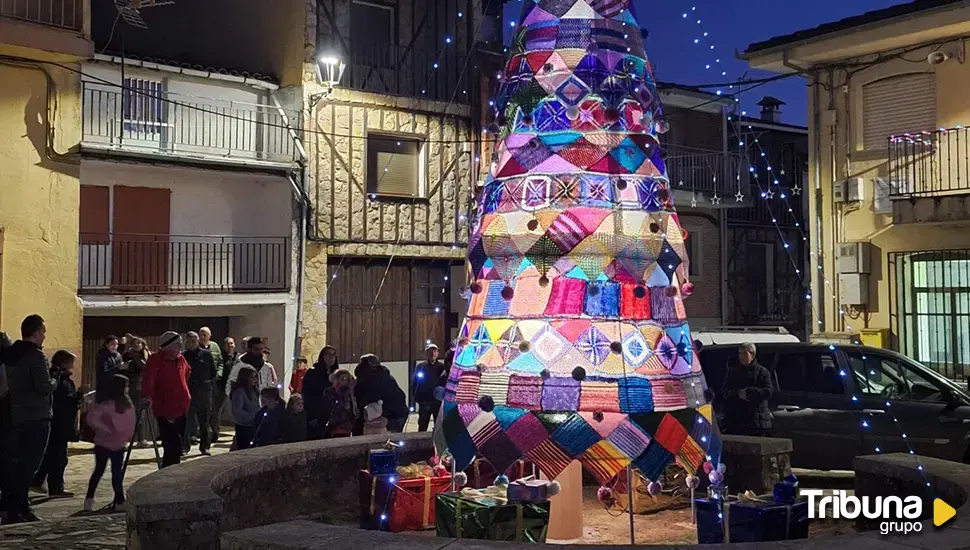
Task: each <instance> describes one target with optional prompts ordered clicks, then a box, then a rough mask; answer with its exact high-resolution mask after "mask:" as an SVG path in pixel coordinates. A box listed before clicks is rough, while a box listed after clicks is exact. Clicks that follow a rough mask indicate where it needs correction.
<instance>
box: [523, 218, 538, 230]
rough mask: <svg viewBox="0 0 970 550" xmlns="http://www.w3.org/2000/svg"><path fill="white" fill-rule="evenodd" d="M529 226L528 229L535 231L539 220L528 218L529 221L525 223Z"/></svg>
mask: <svg viewBox="0 0 970 550" xmlns="http://www.w3.org/2000/svg"><path fill="white" fill-rule="evenodd" d="M525 225H526V227H528V228H529V231H535V230H536V229H539V220H529V223H527V224H525Z"/></svg>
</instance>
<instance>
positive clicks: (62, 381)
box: [31, 350, 83, 499]
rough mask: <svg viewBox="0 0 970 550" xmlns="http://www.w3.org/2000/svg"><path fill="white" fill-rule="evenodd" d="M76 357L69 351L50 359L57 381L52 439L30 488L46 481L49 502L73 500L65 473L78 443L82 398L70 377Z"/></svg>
mask: <svg viewBox="0 0 970 550" xmlns="http://www.w3.org/2000/svg"><path fill="white" fill-rule="evenodd" d="M76 360H77V356H76V355H74V354H73V353H71V352H69V351H66V350H58V351H57V353H55V354H54V357H52V358H51V378H53V379H54V380H55V381H57V387H56V388H55V389H54V407H53V409H54V417H53V418H52V419H51V435H50V437H49V438H48V440H47V450H46V451H44V461H43V462H42V463H41V465H40V469H39V470H37V473H36V474H34V480H33V483H31V485H33V486H34V487H40V488H43V485H44V480H45V479H46V481H47V491H46V492H47V494H48V495H49V496H50V498H52V499H53V498H71V497H73V496H74V493H71V492H68V491H65V490H64V469H65V468H67V444H68V443H70V442H71V441H77V440H78V433H77V412H78V410H79V409H80V408H81V397H82V396H83V392H81V393H79V392H78V391H77V387H76V386H75V385H74V381H73V380H71V376H72V375H73V374H74V362H75V361H76Z"/></svg>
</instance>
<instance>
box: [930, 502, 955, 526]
mask: <svg viewBox="0 0 970 550" xmlns="http://www.w3.org/2000/svg"><path fill="white" fill-rule="evenodd" d="M956 515H957V511H956V510H954V509H953V506H950V505H949V504H947V503H945V502H943V501H942V500H940V499H934V500H933V525H935V526H937V527H941V526H943V525H944V524H945V523H946V522H948V521H950V520H951V519H953V517H954V516H956Z"/></svg>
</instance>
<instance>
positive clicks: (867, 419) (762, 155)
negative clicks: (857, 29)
mask: <svg viewBox="0 0 970 550" xmlns="http://www.w3.org/2000/svg"><path fill="white" fill-rule="evenodd" d="M696 12H697V7H696V6H692V7H691V9H690V12H684V13H683V17H682V18H683V19H688V17H691V16H692V15H693V14H695V13H696ZM692 20H694V21H696V23H695V24H696V25H697V28H698V31H697V32H698V33H699V36H695V37H694V39H693V42H694V44H697V45H702V44H704V43H707V44H708V45H709V50H711V51H714V50H715V46H714V44H713V41H712V38H711V36H710V33H709V32H708V31H707V30H705V29H704V26H703V20H702V19H701V18H699V17H696V16H693V17H692ZM711 66H712V65H711V64H710V63H708V64H705V68H707V69H710V68H711ZM714 66H716V67H717V68H718V69H719V70H720V71H721V76H727V70H726V68H725V67H724V65H723V64H722V63H721V60H720V59H719V58H716V59H715V60H714ZM718 92H720V90H718ZM740 95H741V94H740V92H738V94H737V95H736V96H735V104H736V105H740V100H741V97H740ZM744 116H746V113H745V112H744V111H743V110H742V111H741V117H729V119H730V120H731V121H732V122H735V123H736V127H737V136H738V140H739V145H738V146H739V148H740V149H741V150H742V152H743V153H745V156H746V157H748V158H749V159H750V158H751V155H749V154H748V152H749V151H750V147H751V146H750V144H751V143H753V144H754V145H755V146H756V147H757V151H756V152H755V153H756V154H755V157H754V158H755V161H756V162H757V159H765V162H766V164H765V169H766V171H767V172H768V173H769V174H770V175H771V177H772V178H773V179H772V181H771V182H769V183H768V184H767V187H766V186H765V185H763V184H762V182H761V179H760V177H759V174H758V173H759V170H757V169H756V168H755V167H754V166H751V167H749V173H750V174H751V175H752V176H753V177H754V181H755V183H756V185H757V186H758V189H759V191H760V196H761V198H762V199H763V200H765V207H766V208H767V209H768V212H769V215H770V216H771V221H772V223H773V225H774V226H775V229H776V230H777V231H778V234H779V236H780V237H781V238H782V244H783V247H784V249H785V251H786V253H787V254H788V256H789V258H790V259H791V261H792V263H793V265H794V266H795V269H796V273H797V274H799V275H801V269H800V268H799V267H798V263H797V262H796V261H795V260H794V257H793V256H792V254H791V250H790V248H791V246H790V243H789V242H788V240H787V239H786V238H785V237H784V235H783V233H782V230H781V226H780V225H779V223H778V218H777V216H776V215H775V214H774V212H772V210H771V204H770V201H771V200H772V199H773V198H774V196H775V195H777V196H779V198H780V199H781V200H782V201H784V205H785V207H787V209H788V212H789V213H792V214H793V215H794V211H793V209H792V207H791V204H790V202H789V197H788V193H787V192H785V191H784V190H783V189H786V188H790V189H791V192H792V193H795V194H797V193H798V192H799V188H798V186H797V183H796V185H795V186H792V187H788V186H782V180H781V177H783V176H785V173H784V170H780V171H776V170H774V167H773V166H772V165H771V163H770V160H769V157H768V152H767V151H766V150H765V149H764V148H763V147H762V145H761V142H760V139H759V138H757V137H755V138H753V139H749V140H747V141H745V139H744V138H743V135H744V134H743V133H742V131H741V126H742V125H743V119H742V117H744ZM749 129H751V127H750V126H749ZM771 185H774V186H776V187H777V188H778V189H779V191H778V192H777V193H776V192H775V191H773V190H772V188H771ZM739 194H740V192H739ZM794 227H795V229H796V230H797V231H798V234H799V237H800V238H801V239H802V241H803V242H808V235H807V234H806V233H805V231H803V229H802V227H801V224H800V223H798V222H797V218H796V223H795V225H794ZM809 251H810V254H811V258H812V260H813V261H814V262H815V263H816V265H817V267H818V269H819V271H822V270H823V261H822V258H821V256H817V255H816V254H815V253H814V251H811V247H809ZM809 280H811V277H809ZM823 280H824V281H825V283H826V284H827V285H829V287H830V288H831V290H832V292H833V295H834V293H835V289H834V287H832V284H831V281H830V280H829V279H828V278H827V277H823ZM799 281H801V277H799ZM802 284H803V286H806V285H805V283H804V282H803V281H802ZM807 288H808V289H809V290H808V292H807V293H806V296H805V298H806V300H807V301H808V302H809V303H810V304H811V308H812V311H813V314H814V315H815V316H816V317H817V318H818V324H819V326H822V325H823V320H822V319H821V318H820V316H819V315H818V311H817V310H816V309H815V304H814V301H813V300H812V297H813V293H812V290H811V286H810V284H809V285H807ZM839 314H840V316H841V317H843V322H844V323H845V326H846V328H847V329H848V330H849V331H851V330H852V327H851V326H850V325H849V324H848V323H847V322H845V321H844V317H845V316H846V312H845V308H843V307H841V306H839ZM829 350H830V351H835V350H836V345H835V344H829ZM861 357H862V361H863V362H865V361H867V359H868V358H867V357H866V355H865V354H863V355H861ZM863 368H865V367H863ZM863 374H864V375H869V374H871V375H873V376H874V375H876V373H875V372H874V371H872V372H867V373H863ZM839 376H840V377H842V378H845V377H847V376H850V374H849V372H847V371H846V369H844V368H840V369H839ZM853 388H857V386H856V384H854V383H853ZM851 399H852V403H853V404H856V405H859V404H860V399H859V395H858V394H857V393H856V391H855V389H854V390H853V392H852V397H851ZM884 405H885V407H886V412H888V413H889V415H890V416H891V417H892V421H893V424H894V425H895V426H896V429H897V430H898V432H899V435H900V439H901V440H902V441H903V443H904V444H905V446H906V449H907V451H908V453H909V454H910V455H911V456H913V458H914V460H915V461H916V468H917V470H918V471H919V472H920V475H921V476H922V478H923V482H924V483H925V484H926V487H932V484H931V482H930V481H929V479H928V478H927V476H926V472H925V470H924V468H923V464H922V462H921V461H920V458H919V455H917V454H916V452H915V450H914V449H913V447H912V445H911V444H910V442H909V437H908V434H907V433H906V431H905V430H904V429H903V427H902V425H901V424H900V422H899V418H898V417H897V415H896V414H895V412H893V408H892V401H891V400H890V399H886V401H885V402H884ZM876 414H878V413H876V412H867V411H865V410H863V415H864V416H863V419H862V421H861V423H860V427H861V429H862V430H863V431H871V428H872V426H873V421H874V418H875V415H876ZM873 451H874V452H875V453H876V454H881V453H882V448H881V447H879V445H878V444H876V445H874V446H873Z"/></svg>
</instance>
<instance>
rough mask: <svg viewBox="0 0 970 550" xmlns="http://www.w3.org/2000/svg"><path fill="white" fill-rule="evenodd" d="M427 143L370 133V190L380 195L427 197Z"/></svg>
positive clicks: (368, 179)
mask: <svg viewBox="0 0 970 550" xmlns="http://www.w3.org/2000/svg"><path fill="white" fill-rule="evenodd" d="M425 149H426V147H425V143H424V142H423V141H420V140H417V139H414V138H404V137H401V136H395V135H390V134H380V133H368V134H367V173H366V177H367V192H368V193H370V194H372V195H376V196H379V197H399V198H424V196H425V193H426V189H427V183H426V178H427V170H426V164H427V158H426V156H425Z"/></svg>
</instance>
